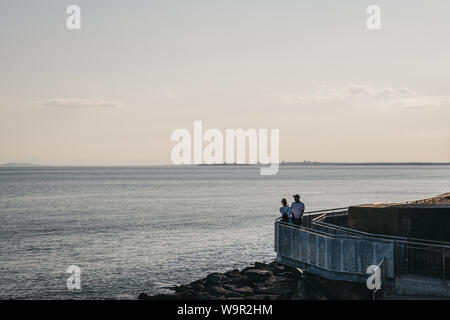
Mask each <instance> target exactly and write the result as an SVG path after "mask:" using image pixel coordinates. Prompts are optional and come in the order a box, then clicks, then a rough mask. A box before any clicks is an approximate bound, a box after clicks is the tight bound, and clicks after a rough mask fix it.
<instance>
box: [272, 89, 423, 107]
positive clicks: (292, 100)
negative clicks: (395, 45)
mask: <svg viewBox="0 0 450 320" xmlns="http://www.w3.org/2000/svg"><path fill="white" fill-rule="evenodd" d="M415 95H416V93H415V92H414V91H413V90H411V89H408V88H393V87H390V86H387V87H384V88H374V87H370V86H366V85H360V84H350V85H349V86H347V87H345V88H338V89H335V88H325V89H318V90H316V91H315V92H314V93H291V94H284V95H283V94H271V95H266V96H265V97H264V99H266V100H271V101H273V102H281V103H286V104H298V103H311V102H336V101H344V100H354V99H364V98H396V97H397V98H398V97H405V96H407V97H410V96H415Z"/></svg>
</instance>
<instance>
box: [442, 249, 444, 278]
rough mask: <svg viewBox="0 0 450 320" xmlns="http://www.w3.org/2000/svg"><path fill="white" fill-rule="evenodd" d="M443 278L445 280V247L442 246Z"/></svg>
mask: <svg viewBox="0 0 450 320" xmlns="http://www.w3.org/2000/svg"><path fill="white" fill-rule="evenodd" d="M442 280H444V282H445V248H442Z"/></svg>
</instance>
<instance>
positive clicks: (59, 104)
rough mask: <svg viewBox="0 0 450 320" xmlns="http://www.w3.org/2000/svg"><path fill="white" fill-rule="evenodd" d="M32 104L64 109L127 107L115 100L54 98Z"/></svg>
mask: <svg viewBox="0 0 450 320" xmlns="http://www.w3.org/2000/svg"><path fill="white" fill-rule="evenodd" d="M31 104H32V105H35V106H41V107H54V108H63V109H83V108H119V107H124V106H125V104H123V103H122V102H120V101H114V100H105V99H66V98H53V99H46V100H39V101H33V102H32V103H31Z"/></svg>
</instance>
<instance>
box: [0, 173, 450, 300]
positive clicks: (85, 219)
mask: <svg viewBox="0 0 450 320" xmlns="http://www.w3.org/2000/svg"><path fill="white" fill-rule="evenodd" d="M449 191H450V166H445V165H299V166H281V167H280V170H279V172H278V174H276V175H273V176H261V175H260V170H259V167H256V166H151V167H2V168H0V299H137V297H138V295H139V294H140V293H141V292H145V293H147V294H157V293H168V292H170V288H171V287H173V286H175V285H179V284H184V283H189V282H192V281H194V280H197V279H199V278H202V277H205V276H206V275H208V274H209V273H212V272H225V271H228V270H231V269H235V268H243V267H245V266H247V265H249V264H252V263H254V262H255V261H261V262H263V261H265V262H270V261H272V260H273V259H274V258H275V253H274V220H275V219H276V218H278V217H279V216H280V214H279V207H280V206H281V205H280V201H281V199H282V198H286V199H287V200H288V202H291V201H293V199H292V195H293V194H297V193H298V194H300V195H301V200H302V201H303V202H304V203H305V206H306V212H308V211H313V210H319V209H331V208H340V207H346V206H349V205H354V204H362V203H377V202H392V201H406V200H415V199H422V198H427V197H431V196H434V195H437V194H442V193H445V192H449ZM71 266H72V268H73V266H75V268H77V270H79V273H78V272H77V276H79V278H78V279H79V282H78V283H79V289H77V288H73V286H72V287H71V286H68V285H67V283H68V280H69V282H70V283H72V284H73V283H74V282H73V279H74V278H73V276H74V274H73V273H71V272H68V271H71V269H70V267H71ZM72 270H74V269H72ZM71 277H72V278H71Z"/></svg>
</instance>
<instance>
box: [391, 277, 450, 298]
mask: <svg viewBox="0 0 450 320" xmlns="http://www.w3.org/2000/svg"><path fill="white" fill-rule="evenodd" d="M394 281H395V287H394V295H393V296H396V295H399V296H400V295H403V296H415V297H416V298H417V297H419V298H424V297H434V298H444V299H450V284H449V282H448V281H445V282H444V281H443V280H442V279H438V278H430V277H423V276H418V275H405V276H397V277H396V278H395V280H394ZM393 296H391V298H392V297H393Z"/></svg>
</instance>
